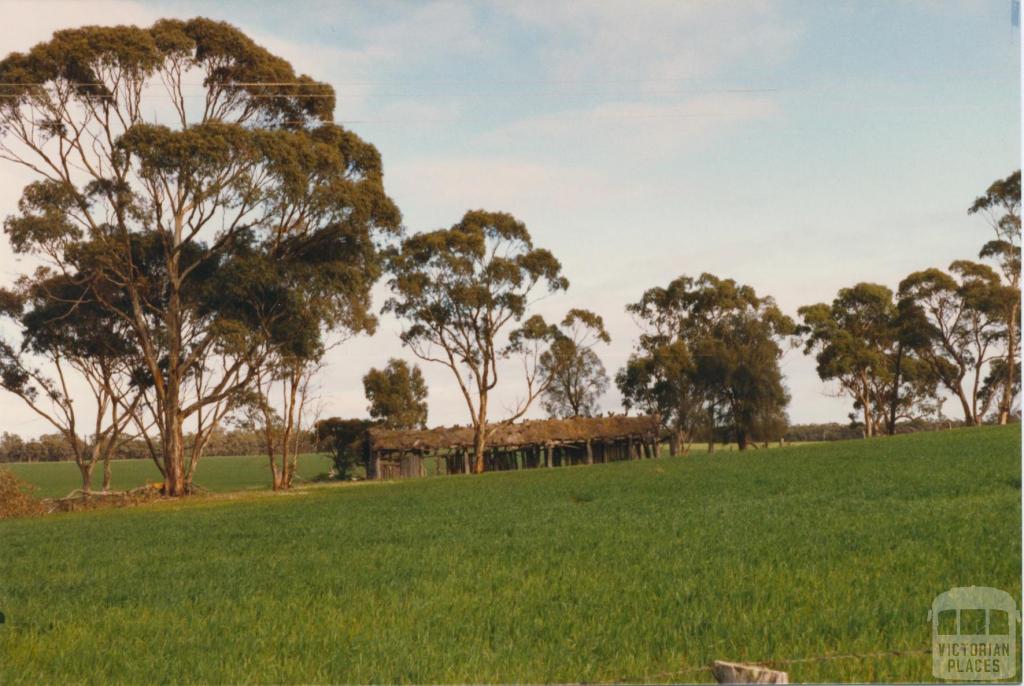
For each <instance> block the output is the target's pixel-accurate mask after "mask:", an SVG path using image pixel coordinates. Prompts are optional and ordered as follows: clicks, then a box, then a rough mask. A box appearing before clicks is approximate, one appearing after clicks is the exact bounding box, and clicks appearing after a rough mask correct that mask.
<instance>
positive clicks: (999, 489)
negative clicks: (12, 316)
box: [0, 427, 1021, 684]
mask: <svg viewBox="0 0 1024 686" xmlns="http://www.w3.org/2000/svg"><path fill="white" fill-rule="evenodd" d="M1020 451H1021V443H1020V432H1019V427H1006V428H1000V427H993V428H988V427H986V428H981V429H964V430H957V431H945V432H936V433H928V434H916V435H913V436H905V437H904V436H897V437H894V438H886V439H879V440H872V441H849V442H843V443H829V444H825V445H813V446H805V447H799V448H785V449H775V450H771V451H767V452H763V451H747V452H746V453H739V452H731V453H728V454H723V455H715V456H711V455H708V456H704V455H695V456H691V457H688V458H686V459H659V460H644V461H640V462H620V463H613V464H608V465H597V466H594V467H585V468H572V469H553V470H531V471H525V472H499V473H494V474H489V475H484V476H480V477H472V478H466V477H449V478H439V479H424V480H418V481H408V482H398V483H389V484H377V483H367V484H357V485H339V486H326V487H313V488H310V489H308V490H306V491H305V492H303V494H302V495H301V496H293V497H274V496H270V495H269V494H268V495H253V496H250V497H248V498H237V499H232V500H215V501H203V500H199V501H196V502H186V503H181V504H175V505H167V504H160V505H154V506H143V507H139V508H131V509H122V510H108V511H103V512H94V513H82V514H70V515H60V516H56V517H52V518H42V519H35V520H18V521H10V522H6V521H5V522H3V523H0V540H2V541H3V543H4V546H5V549H6V550H7V552H8V554H5V555H3V556H0V578H2V579H4V583H3V584H2V585H0V608H2V609H3V611H4V613H5V614H6V616H7V623H6V624H5V625H4V627H3V629H2V630H0V655H3V656H4V659H3V660H0V682H3V683H4V684H20V683H54V682H60V683H69V682H76V683H79V682H90V683H91V682H103V683H114V682H119V683H152V682H162V683H163V682H173V683H253V682H274V683H470V682H472V683H512V682H515V683H570V682H571V683H583V682H586V683H597V682H615V683H621V682H634V683H650V682H662V683H678V682H687V681H695V680H700V681H710V680H711V677H710V675H709V674H708V673H706V672H703V673H698V672H693V673H691V672H688V671H685V670H691V669H696V668H700V667H702V666H704V665H706V664H707V663H708V662H710V661H711V660H714V659H722V658H729V659H735V660H742V661H749V662H756V661H763V660H779V659H794V658H813V657H815V656H820V655H825V654H840V655H851V654H870V653H877V652H880V651H887V650H918V649H922V648H928V647H929V646H930V644H931V635H930V627H929V624H928V622H927V619H926V617H927V611H928V608H929V606H930V604H931V601H932V600H933V598H934V597H935V596H936V595H937V594H938V593H940V592H942V591H945V590H948V589H949V588H950V587H952V586H962V585H965V584H966V585H970V584H976V585H980V586H994V587H997V588H1002V589H1004V590H1006V591H1008V592H1009V593H1011V594H1012V595H1013V596H1014V597H1020V592H1021V580H1020V555H1021V547H1020V545H1021V543H1020V542H1021V528H1020V527H1021V524H1020V522H1021V509H1020V507H1021V506H1020V496H1021V493H1020V478H1021V471H1020ZM216 464H217V460H212V459H211V460H208V461H207V462H206V463H204V465H203V469H204V470H205V469H208V468H211V467H214V466H215V465H216ZM201 473H202V472H201ZM264 480H265V477H264ZM185 532H187V533H188V535H186V533H185ZM281 532H287V533H286V534H285V535H282V533H281ZM99 535H106V536H108V537H109V539H108V540H110V541H111V542H112V544H111V545H96V540H97V536H99ZM139 570H146V573H144V574H143V573H140V572H139ZM97 608H103V611H102V612H98V611H97ZM442 627H443V628H442ZM438 632H443V635H444V637H445V639H444V640H438V636H439V635H440V634H439V633H438ZM96 655H103V656H104V659H103V660H96V659H95V656H96ZM182 656H186V659H182ZM789 672H790V678H791V681H793V682H874V681H878V682H890V681H900V682H907V681H910V682H913V681H928V680H929V679H930V678H931V677H930V674H931V661H930V656H929V655H927V654H907V655H903V656H899V657H891V658H887V657H877V656H876V657H865V658H863V659H847V660H828V661H820V660H810V661H807V662H803V663H797V664H793V665H791V666H789Z"/></svg>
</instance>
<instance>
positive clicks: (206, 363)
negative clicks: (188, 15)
mask: <svg viewBox="0 0 1024 686" xmlns="http://www.w3.org/2000/svg"><path fill="white" fill-rule="evenodd" d="M0 84H4V85H2V86H0V148H2V149H3V152H4V157H5V158H7V159H9V160H13V161H20V162H22V163H23V164H25V166H26V167H27V168H29V169H46V170H48V171H47V174H46V175H45V179H44V180H37V181H35V182H33V183H30V184H29V185H28V186H26V187H25V189H24V191H23V193H22V199H21V202H20V203H19V213H18V214H17V215H15V216H13V217H10V218H9V219H8V220H7V221H6V222H5V229H6V231H7V233H8V236H9V238H10V240H11V242H12V245H13V246H14V248H15V249H16V250H17V251H19V252H23V253H32V254H34V255H36V256H38V257H40V258H42V259H43V260H44V261H45V262H46V263H47V264H48V266H49V267H50V268H52V270H53V273H57V274H60V275H62V277H64V278H65V279H66V280H67V281H68V283H67V284H65V286H66V288H65V290H66V289H67V288H77V289H80V291H81V293H80V294H79V295H80V296H81V297H80V298H78V299H76V301H75V302H79V301H82V302H86V303H88V304H89V306H90V307H91V308H92V309H94V310H95V309H97V308H98V309H101V310H103V311H104V313H105V316H106V320H104V321H103V323H104V324H107V323H110V321H111V320H113V321H116V323H117V329H118V330H117V334H118V336H119V337H120V339H119V341H118V342H119V343H125V344H126V345H127V349H128V352H129V353H131V354H132V355H133V356H134V357H135V358H136V359H135V360H134V361H133V362H132V365H131V366H132V370H131V372H130V373H127V372H126V374H127V375H128V376H129V377H130V378H131V380H132V383H133V384H135V386H136V387H137V388H138V389H139V392H140V393H144V394H145V395H146V398H145V401H144V402H141V403H140V405H139V407H146V408H149V414H150V416H148V417H145V418H142V420H141V421H139V422H137V424H138V425H139V426H152V427H154V429H155V431H156V433H157V434H158V435H157V436H154V437H153V438H154V445H157V446H159V448H160V452H161V453H162V455H161V456H162V461H163V466H162V468H163V470H164V472H165V477H166V483H167V484H168V491H169V492H170V493H173V494H176V495H177V494H182V493H185V492H187V491H188V489H189V482H190V480H191V475H192V472H193V470H194V469H195V466H196V464H197V463H198V460H199V457H200V455H201V450H199V451H198V452H194V453H192V454H190V455H189V456H188V459H187V460H186V458H185V455H184V454H183V451H182V445H183V436H182V431H183V429H182V428H181V427H182V426H183V425H184V424H188V423H190V422H196V421H197V417H198V415H201V414H202V415H205V416H206V417H207V419H206V420H202V421H198V423H199V424H200V425H201V426H202V427H203V431H212V430H214V429H215V427H216V424H217V422H216V421H209V418H210V417H219V416H223V410H224V404H225V403H229V402H230V399H231V397H232V396H233V395H235V394H236V392H238V393H241V392H242V391H244V390H245V389H246V388H247V386H248V385H249V384H250V382H251V381H252V379H253V378H254V377H256V376H258V374H257V372H258V371H259V370H260V368H261V367H262V365H264V364H267V365H271V366H276V367H277V368H280V367H281V366H282V365H287V366H290V367H291V368H292V369H295V368H296V365H299V366H301V365H302V364H305V363H314V362H315V361H316V360H318V359H319V357H320V356H321V355H322V353H323V350H324V347H325V336H326V335H327V332H329V331H340V332H342V333H344V334H348V335H351V334H356V333H360V332H364V331H367V332H372V331H373V330H374V328H375V326H376V319H375V317H374V316H373V314H372V313H371V312H370V307H371V303H370V288H371V287H372V285H373V283H374V282H375V281H376V280H377V279H379V277H380V275H381V270H382V264H381V259H380V255H379V253H378V250H377V241H378V240H380V239H381V238H382V237H386V236H387V235H389V234H394V233H396V232H397V231H398V229H399V226H400V223H401V218H400V214H399V211H398V209H397V207H396V206H395V205H394V203H393V202H392V201H391V199H390V198H388V196H387V195H386V194H385V192H384V186H383V170H382V164H381V160H380V155H379V153H378V152H377V150H376V148H374V147H373V146H372V145H370V144H368V143H366V142H364V141H362V140H361V139H360V138H359V137H358V136H356V135H355V134H354V133H352V132H350V131H346V130H345V129H343V128H342V127H341V126H338V125H336V124H334V123H332V121H331V119H332V116H333V112H334V104H335V103H334V94H333V90H332V89H331V88H330V86H328V85H326V84H323V83H319V82H316V81H314V80H313V79H311V78H310V77H308V76H304V75H297V74H296V73H295V71H294V70H293V69H292V67H291V65H289V64H288V62H287V61H285V60H283V59H282V58H280V57H277V56H275V55H273V54H271V53H270V52H268V51H267V50H266V49H264V48H263V47H261V46H259V45H257V44H256V43H254V42H253V41H252V40H251V39H250V38H248V37H247V36H245V35H244V34H243V33H241V32H240V31H239V30H238V29H236V28H234V27H232V26H230V25H228V24H225V23H222V22H215V21H211V20H208V19H202V18H196V19H191V20H187V21H181V20H162V21H158V22H156V23H155V24H154V25H153V26H151V27H150V28H148V29H143V28H138V27H133V26H117V27H97V26H90V27H84V28H80V29H71V30H65V31H58V32H56V33H55V34H54V35H53V37H52V39H51V40H49V41H48V42H45V43H41V44H39V45H37V46H35V47H34V48H32V50H30V51H29V52H28V53H25V54H21V53H14V54H11V55H9V56H7V57H6V58H5V59H3V60H0ZM190 84H195V85H201V87H202V89H203V96H204V97H203V98H201V99H195V100H193V99H192V98H191V95H192V94H191V93H188V94H186V92H185V90H186V89H184V88H183V87H184V86H186V85H190ZM154 92H159V93H160V94H161V95H160V96H159V97H161V98H162V101H161V102H162V104H165V105H166V104H169V105H170V107H171V108H172V109H173V111H174V115H173V116H172V117H169V118H168V117H165V118H164V120H163V121H161V122H160V123H156V122H154V121H147V120H146V115H147V114H148V113H149V112H150V111H152V108H151V103H149V101H148V99H149V98H150V97H152V93H154ZM69 160H72V161H71V162H69ZM72 170H73V171H72ZM27 281H28V284H27V285H26V288H29V289H32V288H34V289H35V290H36V291H37V292H39V293H42V292H45V293H46V294H47V297H49V298H51V299H52V300H53V301H55V302H56V303H57V304H58V305H59V304H60V303H61V302H63V301H62V300H61V299H60V294H59V293H56V292H55V289H51V288H50V286H53V285H55V284H53V282H52V277H51V274H50V273H47V272H41V273H39V274H36V275H35V276H32V277H28V279H27ZM42 286H46V288H42ZM58 309H59V307H57V306H55V305H54V303H49V304H47V303H41V304H39V306H37V307H36V308H35V312H37V313H48V314H47V316H51V318H52V316H56V310H58ZM65 309H66V308H65ZM50 340H51V342H59V343H60V344H61V345H64V344H66V343H68V341H67V340H65V339H61V338H60V337H59V336H58V337H56V338H51V339H50ZM17 347H18V346H16V345H13V344H10V345H8V344H5V347H4V348H3V351H4V352H5V360H4V361H3V363H2V364H3V370H2V371H3V376H4V378H6V379H7V380H8V381H10V382H11V384H12V385H15V384H18V383H21V381H22V380H21V379H20V377H19V374H18V369H19V368H26V367H28V366H29V365H30V362H29V361H25V360H13V362H12V359H11V358H12V356H13V354H14V353H15V352H16V350H17ZM41 384H42V382H38V383H37V385H41ZM23 397H24V396H23ZM202 443H203V441H202V440H200V441H199V442H198V443H197V445H199V446H201V445H202Z"/></svg>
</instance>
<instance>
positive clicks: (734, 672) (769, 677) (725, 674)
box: [711, 660, 789, 684]
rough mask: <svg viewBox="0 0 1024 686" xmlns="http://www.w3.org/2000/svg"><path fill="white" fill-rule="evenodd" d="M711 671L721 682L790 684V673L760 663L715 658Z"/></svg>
mask: <svg viewBox="0 0 1024 686" xmlns="http://www.w3.org/2000/svg"><path fill="white" fill-rule="evenodd" d="M711 673H712V674H714V675H715V680H716V681H718V683H720V684H788V683H789V675H788V674H786V673H785V672H778V671H776V670H774V669H768V668H767V667H761V666H760V665H745V664H742V663H740V662H725V661H724V660H715V662H714V664H713V665H711Z"/></svg>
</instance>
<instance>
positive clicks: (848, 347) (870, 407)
mask: <svg viewBox="0 0 1024 686" xmlns="http://www.w3.org/2000/svg"><path fill="white" fill-rule="evenodd" d="M968 212H969V213H970V214H980V215H983V216H985V217H986V218H987V220H988V222H989V223H990V224H991V226H992V227H993V229H994V231H995V236H994V238H993V239H992V240H990V241H988V242H987V243H985V244H984V245H983V246H982V248H981V251H980V253H979V258H980V259H981V260H984V261H986V262H987V263H985V262H975V261H970V260H957V261H955V262H953V263H952V264H950V265H949V269H948V271H943V270H941V269H937V268H931V269H924V270H921V271H916V272H914V273H912V274H910V275H908V276H907V277H906V278H905V279H903V280H902V281H901V282H900V283H899V287H898V289H897V290H896V292H895V293H894V292H893V291H892V290H891V289H889V288H888V287H886V286H883V285H880V284H874V283H859V284H856V285H854V286H851V287H849V288H844V289H842V290H840V291H839V293H838V294H837V295H836V298H835V299H834V300H833V301H832V302H831V303H818V304H814V305H808V306H806V307H802V308H800V311H799V314H800V316H801V318H802V324H801V325H800V327H798V333H799V334H800V335H801V336H802V341H803V343H804V348H805V351H806V352H807V353H808V354H814V355H815V358H816V360H817V365H818V367H817V368H818V374H819V376H820V377H821V378H822V379H823V380H825V381H829V382H834V383H835V384H836V385H837V386H838V388H839V392H840V393H842V394H845V395H847V396H849V397H850V398H851V399H852V400H853V403H854V410H855V413H856V414H857V415H859V417H860V420H861V422H862V425H863V430H864V435H865V436H873V435H876V434H880V433H887V434H893V433H895V431H896V424H897V422H899V421H904V420H913V419H919V418H924V417H939V416H940V415H941V407H942V403H943V399H944V397H945V395H946V394H948V395H949V396H951V397H952V398H953V399H954V400H955V401H956V402H958V403H959V405H960V410H961V411H962V413H963V422H964V423H965V424H967V425H971V426H975V425H979V424H981V423H982V421H983V420H984V419H985V418H986V417H987V416H988V415H989V414H990V413H991V412H994V415H995V416H994V420H995V421H996V422H998V423H999V424H1005V423H1007V421H1009V419H1010V415H1011V412H1012V410H1013V401H1014V398H1015V397H1016V395H1017V394H1018V393H1019V392H1020V365H1019V363H1018V357H1019V355H1020V350H1019V327H1020V298H1021V293H1020V264H1021V246H1020V228H1021V227H1020V171H1019V170H1018V171H1016V172H1014V173H1013V174H1011V175H1010V176H1008V177H1007V178H1005V179H1001V180H998V181H996V182H994V183H993V184H992V185H991V186H990V187H989V188H988V189H987V190H986V192H985V193H984V194H983V195H981V196H980V197H978V198H977V199H976V200H975V202H974V204H973V205H971V207H970V209H969V210H968Z"/></svg>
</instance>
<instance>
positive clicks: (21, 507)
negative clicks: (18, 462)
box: [0, 469, 44, 519]
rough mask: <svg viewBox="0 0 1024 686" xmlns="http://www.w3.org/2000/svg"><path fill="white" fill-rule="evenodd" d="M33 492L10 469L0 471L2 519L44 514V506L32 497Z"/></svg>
mask: <svg viewBox="0 0 1024 686" xmlns="http://www.w3.org/2000/svg"><path fill="white" fill-rule="evenodd" d="M33 490H34V489H33V487H32V486H29V485H28V484H26V483H25V482H24V481H22V480H21V479H19V478H18V477H16V476H15V475H14V474H13V473H12V472H11V471H10V470H9V469H0V519H9V518H12V517H31V516H34V515H40V514H43V512H44V508H43V504H42V503H41V502H40V501H39V500H37V499H36V498H35V497H34V496H33V495H32V491H33Z"/></svg>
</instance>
